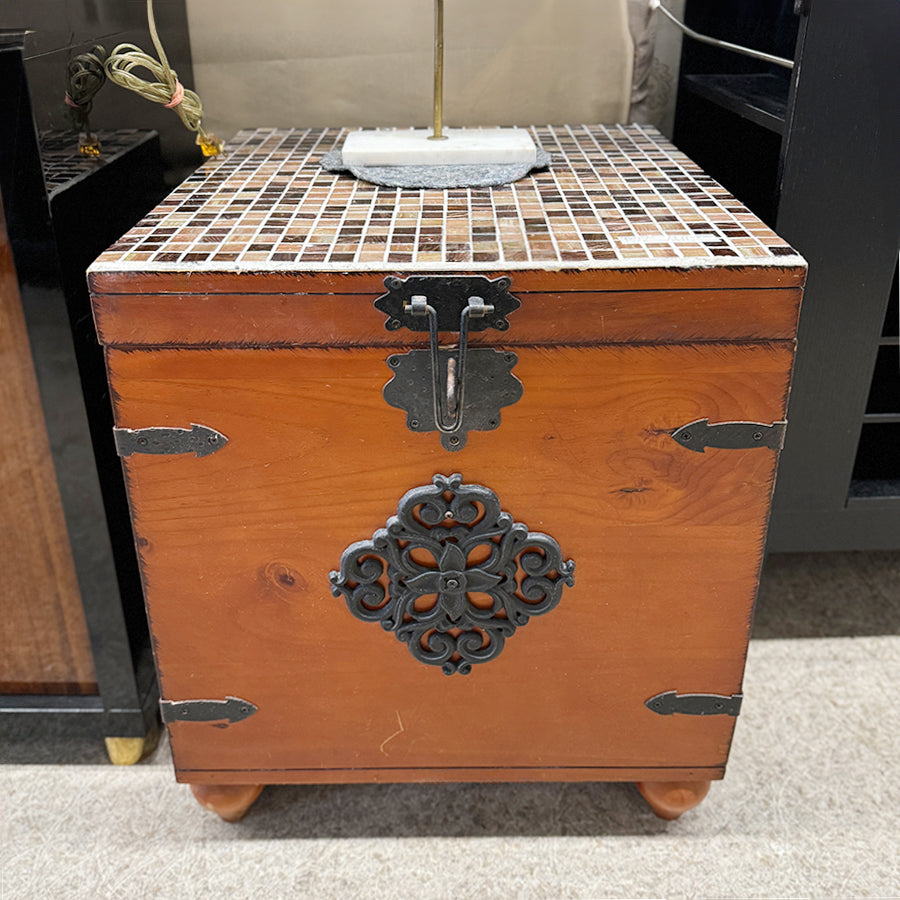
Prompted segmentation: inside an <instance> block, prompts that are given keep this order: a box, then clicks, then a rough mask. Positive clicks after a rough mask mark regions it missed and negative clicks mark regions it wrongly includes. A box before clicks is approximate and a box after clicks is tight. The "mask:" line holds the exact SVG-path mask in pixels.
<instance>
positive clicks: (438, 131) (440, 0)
mask: <svg viewBox="0 0 900 900" xmlns="http://www.w3.org/2000/svg"><path fill="white" fill-rule="evenodd" d="M443 107H444V0H434V134H432V135H430V136H429V138H428V140H430V141H445V140H447V136H446V135H445V134H444V133H443V131H442V128H443V112H444V111H443Z"/></svg>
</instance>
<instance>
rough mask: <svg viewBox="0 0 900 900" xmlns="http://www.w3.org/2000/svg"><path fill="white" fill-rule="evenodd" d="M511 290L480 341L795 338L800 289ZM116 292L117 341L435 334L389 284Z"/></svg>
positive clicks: (382, 339) (366, 339) (380, 341)
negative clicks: (271, 291) (396, 322)
mask: <svg viewBox="0 0 900 900" xmlns="http://www.w3.org/2000/svg"><path fill="white" fill-rule="evenodd" d="M517 283H518V275H517V276H516V279H515V282H514V286H513V289H512V292H513V293H514V294H515V295H516V296H518V297H519V299H520V300H521V301H522V306H521V307H520V308H519V309H518V310H516V311H515V312H514V313H512V314H510V318H509V322H510V326H511V327H510V330H509V331H508V332H498V331H495V330H493V329H492V330H489V331H485V332H481V333H477V334H473V335H472V343H473V344H477V343H505V344H507V345H508V344H513V343H515V344H520V343H521V344H557V343H568V344H584V343H595V342H603V343H634V342H640V343H652V342H661V343H686V342H691V341H716V340H719V341H721V340H725V341H752V340H790V339H792V338H793V336H794V333H795V332H796V329H797V316H798V313H799V307H800V295H801V292H800V289H799V288H794V289H790V290H773V289H767V290H757V289H750V288H748V289H743V290H730V291H710V290H705V291H701V290H696V291H692V290H684V291H671V290H670V291H606V292H603V293H598V292H569V293H565V292H561V291H559V290H557V291H555V292H552V293H550V292H548V293H521V292H518V291H517V289H516V284H517ZM383 293H384V291H383V290H381V291H379V292H377V293H374V294H281V295H275V296H273V295H266V294H230V293H208V294H190V295H187V294H185V295H182V294H134V295H131V296H127V297H126V296H122V295H118V294H105V295H97V296H95V297H94V317H95V320H96V323H97V329H98V333H99V336H100V340H101V342H103V343H105V344H107V345H110V346H117V345H118V346H165V345H172V346H190V345H254V346H260V345H274V346H285V345H317V346H340V345H345V346H346V345H355V344H367V345H373V346H374V345H381V346H388V345H396V344H397V342H398V340H400V341H404V342H410V343H411V344H415V343H421V342H422V341H423V340H424V341H425V342H426V343H427V335H423V334H416V333H413V332H410V331H408V330H406V329H404V330H403V331H401V332H399V333H398V332H389V331H387V330H386V329H385V316H384V314H383V313H381V312H379V311H378V310H377V309H375V307H374V306H373V302H374V301H375V299H376V298H377V297H378V296H380V295H381V294H383Z"/></svg>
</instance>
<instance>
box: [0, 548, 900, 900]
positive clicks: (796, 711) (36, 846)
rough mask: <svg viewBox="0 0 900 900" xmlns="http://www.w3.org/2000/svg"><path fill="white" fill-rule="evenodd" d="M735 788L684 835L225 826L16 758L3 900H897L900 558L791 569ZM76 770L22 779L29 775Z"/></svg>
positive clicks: (584, 790)
mask: <svg viewBox="0 0 900 900" xmlns="http://www.w3.org/2000/svg"><path fill="white" fill-rule="evenodd" d="M754 635H755V637H754V640H753V641H752V643H751V646H750V653H749V658H748V664H747V675H746V680H745V685H744V688H745V701H744V706H743V709H742V712H741V716H740V719H739V720H738V723H737V731H736V734H735V740H734V745H733V748H732V754H731V758H730V761H729V767H728V773H727V775H726V778H725V780H724V781H723V782H719V783H714V784H713V787H712V790H711V791H710V795H709V797H708V798H707V799H706V800H705V801H704V803H703V804H701V806H700V807H698V808H697V809H696V810H693V811H691V812H689V813H687V814H685V815H684V816H683V817H682V818H681V819H680V820H678V821H676V822H670V823H666V822H663V821H661V820H659V819H657V818H656V817H655V816H653V814H652V813H651V812H650V811H649V810H648V808H647V807H646V805H645V804H644V802H643V800H642V799H641V798H640V797H639V795H638V794H637V791H636V790H635V789H634V788H633V787H632V786H631V785H616V784H612V785H604V784H600V785H465V786H458V785H440V786H435V785H393V786H326V787H273V788H268V789H266V791H265V792H264V793H263V795H262V797H261V798H260V799H259V801H257V803H256V805H255V806H254V807H253V809H252V810H251V811H250V813H249V814H248V816H247V818H246V819H245V820H244V821H243V822H242V823H241V824H238V825H227V824H225V823H223V822H221V821H220V820H219V819H218V818H217V817H216V816H213V815H211V814H209V813H206V812H204V811H203V810H201V809H200V807H199V806H198V805H197V804H196V803H195V801H194V800H193V798H192V797H191V795H190V793H189V791H188V789H187V788H186V787H184V786H181V785H178V784H176V783H175V781H174V778H173V777H172V773H171V763H170V758H169V754H168V748H167V746H166V745H165V744H164V745H163V746H161V748H160V749H159V750H158V751H157V753H156V754H155V755H154V756H153V757H152V758H151V759H149V760H147V761H145V762H144V763H142V764H141V765H139V766H136V767H131V768H114V767H112V766H110V765H108V764H105V762H104V757H103V754H102V750H101V748H99V747H96V746H79V745H73V744H66V745H53V744H52V743H50V742H47V741H42V742H38V743H35V744H33V745H32V746H31V747H28V748H23V747H21V746H19V747H17V748H5V749H4V761H5V764H4V765H2V766H0V779H2V784H0V797H2V810H0V815H2V849H0V853H2V856H0V865H2V876H0V877H2V883H0V884H2V890H0V893H2V897H3V898H4V900H6V898H9V900H14V898H15V900H26V898H29V900H30V898H57V897H59V898H90V900H97V898H129V900H131V898H163V900H177V898H195V897H196V898H207V897H210V898H228V900H238V898H251V897H265V898H295V897H297V898H306V897H310V898H332V897H334V898H356V897H359V898H372V900H376V898H380V897H391V898H395V897H398V898H407V897H409V898H465V897H479V898H604V897H608V898H651V897H666V898H670V897H671V898H676V897H721V898H725V897H728V898H731V897H735V898H738V897H741V898H751V897H753V898H756V897H759V898H795V897H816V898H849V897H880V898H886V897H900V763H898V757H900V704H898V702H897V699H896V697H897V694H898V686H900V553H868V554H862V553H854V554H849V553H847V554H805V555H791V556H780V557H773V558H771V559H770V560H769V562H768V564H767V566H766V572H765V577H764V581H763V587H762V590H761V594H760V603H759V608H758V612H757V618H756V626H755V631H754ZM60 758H66V759H68V760H69V763H68V764H59V763H58V762H50V761H48V762H45V763H42V764H36V763H34V762H18V763H16V762H12V760H14V759H20V760H22V759H32V760H35V759H45V760H54V759H56V760H58V759H60Z"/></svg>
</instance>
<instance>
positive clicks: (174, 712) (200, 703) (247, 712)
mask: <svg viewBox="0 0 900 900" xmlns="http://www.w3.org/2000/svg"><path fill="white" fill-rule="evenodd" d="M159 708H160V711H161V712H162V718H163V721H164V722H165V723H166V724H168V725H171V724H172V723H173V722H223V721H227V722H229V723H230V724H232V725H233V724H234V723H235V722H241V721H243V720H244V719H248V718H249V717H250V716H252V715H253V714H254V713H255V712H257V711H258V709H259V708H258V707H257V706H256V705H254V704H253V703H251V702H250V701H249V700H242V699H241V698H240V697H226V698H225V699H224V700H160V702H159ZM222 727H225V726H222Z"/></svg>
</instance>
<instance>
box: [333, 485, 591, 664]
mask: <svg viewBox="0 0 900 900" xmlns="http://www.w3.org/2000/svg"><path fill="white" fill-rule="evenodd" d="M423 555H425V556H429V557H430V559H429V562H428V564H423V563H421V562H419V561H418V560H419V559H421V558H422V556H423ZM473 560H478V561H477V562H475V561H473ZM520 570H521V572H522V573H524V577H522V578H521V583H519V581H520V579H519V577H518V576H519V572H520ZM574 572H575V563H574V562H573V561H572V560H563V558H562V552H561V550H560V548H559V544H558V543H557V542H556V541H555V540H554V539H553V538H552V537H550V536H549V535H546V534H541V533H540V532H530V531H529V530H528V527H527V526H526V525H523V524H522V523H521V522H514V521H513V518H512V516H511V515H509V513H505V512H503V511H502V510H501V508H500V501H499V499H498V497H497V495H496V494H495V493H494V492H493V491H491V490H490V489H489V488H486V487H484V486H482V485H478V484H463V482H462V476H461V475H459V474H454V475H450V476H446V475H435V476H434V480H433V483H432V484H431V485H425V486H422V487H417V488H413V489H412V490H411V491H409V492H407V493H406V494H405V495H404V496H403V498H402V499H401V500H400V503H399V506H398V507H397V515H396V516H392V517H391V518H390V519H388V521H387V527H386V528H379V529H378V530H377V531H376V532H375V534H374V535H373V537H372V539H371V540H370V541H359V542H357V543H355V544H351V545H350V546H349V547H348V548H347V549H346V550H345V551H344V553H343V555H342V557H341V569H340V572H332V573H331V574H330V576H329V578H330V580H331V585H332V589H331V590H332V593H333V594H334V596H335V597H340V596H343V597H344V600H345V601H346V603H347V608H348V609H349V610H350V612H351V613H352V614H353V615H354V616H356V618H357V619H361V620H362V621H364V622H378V623H380V625H381V627H382V628H383V629H384V630H385V631H392V632H394V634H395V635H396V637H397V639H398V640H400V641H403V642H404V643H405V644H406V645H407V646H408V647H409V651H410V653H412V655H413V656H414V657H415V658H416V659H417V660H419V662H423V663H426V664H427V665H430V666H440V667H441V668H442V670H443V672H444V674H446V675H452V674H453V673H454V672H459V673H460V674H463V675H466V674H468V673H469V672H470V671H471V669H472V666H473V665H474V664H476V663H485V662H489V661H490V660H492V659H496V658H497V656H499V654H500V652H501V651H502V650H503V647H504V644H505V642H506V639H507V638H508V637H511V636H512V635H513V634H514V633H515V631H516V629H517V628H521V627H522V626H524V625H526V624H527V623H528V620H529V619H530V618H531V617H532V616H539V615H544V614H545V613H548V612H550V610H552V609H555V608H556V606H557V604H558V603H559V601H560V597H561V595H562V589H563V587H564V586H565V585H569V586H570V587H571V586H572V585H573V584H574V583H575V578H574ZM476 599H477V600H478V601H483V602H476Z"/></svg>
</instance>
